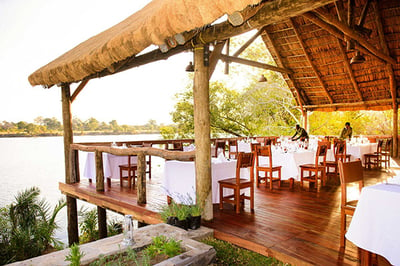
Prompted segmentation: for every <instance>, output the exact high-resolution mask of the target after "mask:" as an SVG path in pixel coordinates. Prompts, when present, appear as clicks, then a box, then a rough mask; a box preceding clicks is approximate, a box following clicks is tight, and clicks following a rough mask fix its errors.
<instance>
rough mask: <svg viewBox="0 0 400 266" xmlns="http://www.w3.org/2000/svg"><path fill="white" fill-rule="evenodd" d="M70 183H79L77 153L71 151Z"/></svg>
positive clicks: (76, 151)
mask: <svg viewBox="0 0 400 266" xmlns="http://www.w3.org/2000/svg"><path fill="white" fill-rule="evenodd" d="M70 154H71V167H72V169H71V181H72V182H73V183H76V182H79V181H81V178H80V174H79V151H78V150H71V153H70Z"/></svg>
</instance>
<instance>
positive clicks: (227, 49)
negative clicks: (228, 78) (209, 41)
mask: <svg viewBox="0 0 400 266" xmlns="http://www.w3.org/2000/svg"><path fill="white" fill-rule="evenodd" d="M230 43H231V39H227V40H226V42H225V54H226V55H228V56H229V46H230ZM224 74H225V75H229V62H228V61H225V69H224Z"/></svg>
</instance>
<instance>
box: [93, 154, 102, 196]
mask: <svg viewBox="0 0 400 266" xmlns="http://www.w3.org/2000/svg"><path fill="white" fill-rule="evenodd" d="M94 157H95V161H96V190H97V191H104V168H103V153H102V152H101V151H95V152H94Z"/></svg>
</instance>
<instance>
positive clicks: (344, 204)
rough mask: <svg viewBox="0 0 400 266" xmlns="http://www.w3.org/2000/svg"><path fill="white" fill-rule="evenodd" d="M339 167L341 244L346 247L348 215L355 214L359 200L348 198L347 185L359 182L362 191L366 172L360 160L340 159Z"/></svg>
mask: <svg viewBox="0 0 400 266" xmlns="http://www.w3.org/2000/svg"><path fill="white" fill-rule="evenodd" d="M338 167H339V176H340V187H341V194H342V199H341V204H340V246H341V247H344V246H345V244H346V239H345V234H346V231H347V229H346V228H347V215H351V216H353V214H354V211H355V209H356V206H357V200H351V201H349V200H347V185H349V184H350V183H355V182H357V183H358V189H359V192H360V193H361V189H362V188H363V186H364V172H363V167H362V164H361V161H360V160H357V161H352V162H342V161H339V163H338Z"/></svg>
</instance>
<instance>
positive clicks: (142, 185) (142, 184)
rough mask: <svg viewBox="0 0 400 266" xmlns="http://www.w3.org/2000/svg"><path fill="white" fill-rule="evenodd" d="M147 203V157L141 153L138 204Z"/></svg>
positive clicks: (138, 174) (138, 172) (138, 167)
mask: <svg viewBox="0 0 400 266" xmlns="http://www.w3.org/2000/svg"><path fill="white" fill-rule="evenodd" d="M146 202H147V200H146V156H145V155H144V153H142V152H141V153H139V154H138V156H137V203H138V204H146Z"/></svg>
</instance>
